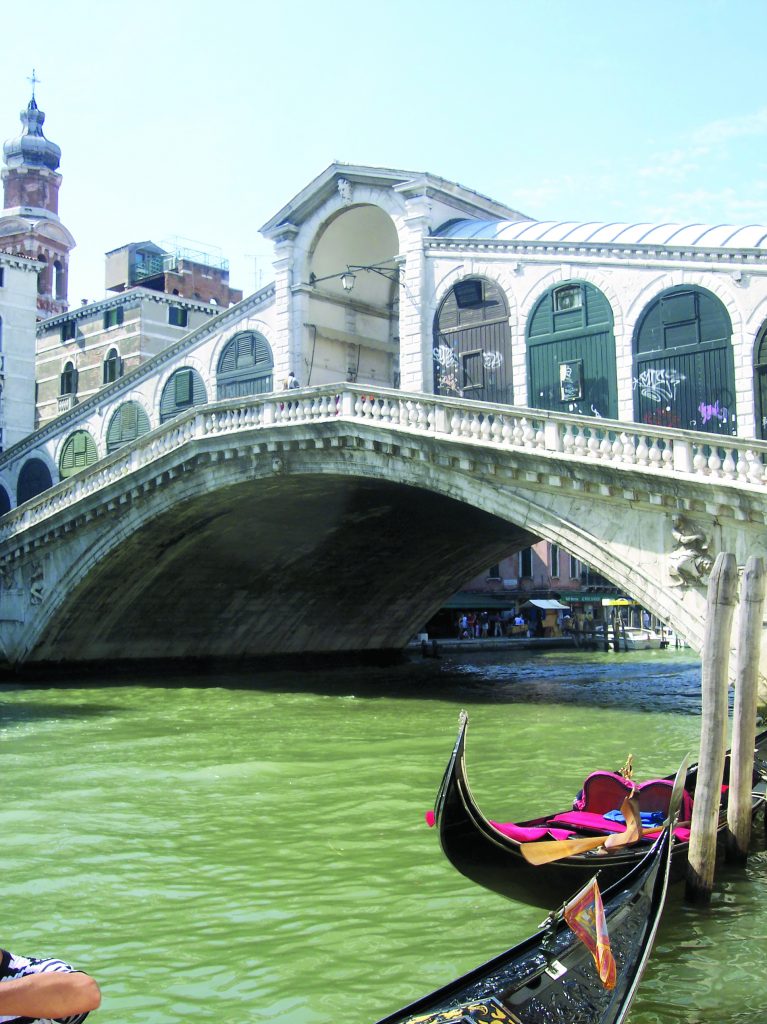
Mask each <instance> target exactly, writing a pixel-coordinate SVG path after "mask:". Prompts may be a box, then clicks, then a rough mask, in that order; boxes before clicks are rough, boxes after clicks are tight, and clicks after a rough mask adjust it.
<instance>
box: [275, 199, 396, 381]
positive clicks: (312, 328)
mask: <svg viewBox="0 0 767 1024" xmlns="http://www.w3.org/2000/svg"><path fill="white" fill-rule="evenodd" d="M398 252H399V239H398V237H397V231H396V229H395V227H394V224H393V222H392V220H391V218H390V217H389V216H388V214H387V213H385V212H384V211H383V210H382V209H380V208H379V207H377V206H371V205H360V206H351V207H349V208H347V209H345V210H342V211H341V212H340V213H338V214H336V216H335V217H334V218H333V219H331V220H330V221H328V222H327V223H326V224H325V225H324V226H323V227H322V228H321V230H320V231H319V233H318V235H317V237H316V240H315V242H314V245H313V247H312V250H311V252H310V255H309V260H308V264H307V276H308V282H307V283H308V286H309V290H308V297H307V303H306V320H305V324H304V327H305V333H304V348H303V353H302V357H303V366H295V367H291V369H293V370H295V371H296V373H297V375H298V378H299V380H300V381H301V383H302V384H304V383H306V384H327V383H331V382H334V381H339V380H346V381H357V382H358V383H364V384H381V385H384V386H394V387H397V386H398V385H399V284H400V282H399V270H398V265H397V263H396V259H395V258H396V256H397V254H398Z"/></svg>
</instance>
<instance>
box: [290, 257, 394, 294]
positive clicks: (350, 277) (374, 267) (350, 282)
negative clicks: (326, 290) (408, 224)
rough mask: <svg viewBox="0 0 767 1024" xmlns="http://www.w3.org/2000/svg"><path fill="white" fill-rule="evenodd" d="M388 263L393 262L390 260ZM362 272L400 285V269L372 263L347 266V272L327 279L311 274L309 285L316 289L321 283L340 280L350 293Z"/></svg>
mask: <svg viewBox="0 0 767 1024" xmlns="http://www.w3.org/2000/svg"><path fill="white" fill-rule="evenodd" d="M386 262H391V261H390V260H388V261H386ZM362 271H365V272H366V273H368V274H379V275H380V276H381V277H385V278H386V280H387V281H392V282H395V281H396V282H397V283H399V279H400V269H399V267H387V266H386V265H385V264H384V263H371V264H369V265H368V266H364V267H363V266H358V265H356V264H347V267H346V270H342V271H341V272H340V273H339V274H326V275H325V277H317V276H316V274H314V273H313V272H312V273H311V274H309V284H310V285H312V287H314V285H315V284H319V283H320V281H331V280H334V279H336V278H340V279H341V287H342V288H343V290H344V291H345V292H350V291H351V290H352V288H354V283H355V281H356V280H357V275H358V274H359V273H360V272H362Z"/></svg>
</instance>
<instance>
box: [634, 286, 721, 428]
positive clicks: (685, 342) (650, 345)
mask: <svg viewBox="0 0 767 1024" xmlns="http://www.w3.org/2000/svg"><path fill="white" fill-rule="evenodd" d="M731 337H732V325H731V323H730V317H729V314H728V312H727V310H726V309H725V307H724V305H723V304H722V302H721V301H720V300H719V299H718V298H717V297H716V295H714V294H712V293H711V292H709V291H707V290H706V289H704V288H697V287H690V286H687V285H680V286H679V287H677V288H669V289H668V290H667V291H665V292H662V293H661V294H660V295H659V296H658V297H657V298H656V299H654V300H653V301H652V302H651V303H650V305H649V306H648V307H647V309H646V311H645V312H644V313H643V314H642V316H641V318H640V319H639V322H638V323H637V328H636V331H635V334H634V344H633V350H634V418H635V419H636V420H637V421H638V422H639V423H648V424H652V425H653V426H663V427H678V428H682V429H685V430H704V431H708V432H709V433H712V434H734V433H735V422H736V409H735V367H734V360H733V354H732V345H731Z"/></svg>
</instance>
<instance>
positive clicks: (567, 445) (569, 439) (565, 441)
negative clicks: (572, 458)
mask: <svg viewBox="0 0 767 1024" xmlns="http://www.w3.org/2000/svg"><path fill="white" fill-rule="evenodd" d="M562 451H563V452H564V453H565V454H566V455H573V454H574V453H575V434H574V433H573V425H572V423H567V424H566V425H565V432H564V434H563V435H562Z"/></svg>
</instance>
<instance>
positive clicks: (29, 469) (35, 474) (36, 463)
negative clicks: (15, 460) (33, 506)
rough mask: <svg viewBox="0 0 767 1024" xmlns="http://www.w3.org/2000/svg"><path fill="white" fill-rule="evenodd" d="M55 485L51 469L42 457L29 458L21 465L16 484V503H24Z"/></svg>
mask: <svg viewBox="0 0 767 1024" xmlns="http://www.w3.org/2000/svg"><path fill="white" fill-rule="evenodd" d="M52 486H53V480H52V479H51V471H50V470H49V469H48V467H47V466H46V464H45V463H44V462H43V461H42V459H36V458H32V459H28V460H27V462H25V463H24V465H23V466H22V467H21V472H20V473H19V479H18V483H17V484H16V503H17V504H18V505H23V504H24V502H25V501H29V499H30V498H34V497H35V496H36V495H38V494H41V493H42V492H43V491H46V490H47V489H48V488H49V487H52Z"/></svg>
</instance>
